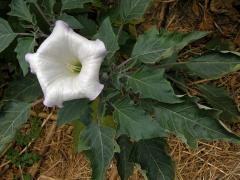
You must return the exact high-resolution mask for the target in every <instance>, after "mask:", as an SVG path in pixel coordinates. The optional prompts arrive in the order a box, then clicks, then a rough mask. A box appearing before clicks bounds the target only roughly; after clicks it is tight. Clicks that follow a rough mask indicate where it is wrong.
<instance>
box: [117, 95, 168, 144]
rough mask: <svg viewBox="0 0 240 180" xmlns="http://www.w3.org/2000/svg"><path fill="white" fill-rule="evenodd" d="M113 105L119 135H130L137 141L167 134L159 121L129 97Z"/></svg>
mask: <svg viewBox="0 0 240 180" xmlns="http://www.w3.org/2000/svg"><path fill="white" fill-rule="evenodd" d="M113 107H114V113H113V115H114V120H115V121H116V122H117V123H118V127H117V133H118V135H128V136H129V137H131V138H132V139H134V140H136V141H138V140H140V139H147V138H152V137H159V136H164V135H165V133H164V131H163V130H162V129H161V128H160V127H159V126H158V124H157V122H156V121H154V120H153V119H152V118H151V117H150V116H149V115H147V114H146V112H145V111H144V110H143V109H142V108H140V107H138V106H135V105H134V104H133V103H132V102H131V101H130V99H129V98H125V99H123V100H121V99H120V100H118V101H117V102H116V103H114V104H113Z"/></svg>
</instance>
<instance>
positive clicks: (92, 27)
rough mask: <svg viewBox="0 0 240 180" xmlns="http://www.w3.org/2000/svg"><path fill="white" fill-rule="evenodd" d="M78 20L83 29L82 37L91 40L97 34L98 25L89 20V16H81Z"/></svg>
mask: <svg viewBox="0 0 240 180" xmlns="http://www.w3.org/2000/svg"><path fill="white" fill-rule="evenodd" d="M78 20H79V21H80V22H81V24H82V26H83V28H82V29H81V35H83V36H87V37H89V38H91V37H92V36H93V35H94V34H96V33H97V24H96V22H95V21H93V20H92V19H89V18H88V17H87V16H84V15H80V16H78Z"/></svg>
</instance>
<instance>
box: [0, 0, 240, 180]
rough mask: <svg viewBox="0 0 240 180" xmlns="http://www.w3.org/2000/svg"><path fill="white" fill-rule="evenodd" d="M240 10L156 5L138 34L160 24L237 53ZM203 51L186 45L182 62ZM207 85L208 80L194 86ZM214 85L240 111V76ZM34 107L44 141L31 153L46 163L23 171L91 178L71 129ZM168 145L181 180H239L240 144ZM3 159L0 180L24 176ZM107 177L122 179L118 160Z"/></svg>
mask: <svg viewBox="0 0 240 180" xmlns="http://www.w3.org/2000/svg"><path fill="white" fill-rule="evenodd" d="M239 6H240V3H239V1H238V0H184V1H183V0H182V1H180V0H178V1H177V0H155V1H154V3H153V5H152V7H151V9H150V10H149V12H148V13H147V14H146V19H148V21H146V22H144V23H143V24H141V26H139V28H138V29H139V30H140V31H144V30H146V29H147V28H149V26H151V25H154V24H158V28H159V29H161V28H166V29H168V30H171V31H173V30H174V31H192V30H204V31H211V32H212V36H216V37H219V38H220V39H224V40H229V41H230V42H231V45H232V50H235V51H239V50H240V33H239V32H240V31H239V29H240V28H239V27H240V13H239ZM201 50H202V49H201V45H199V44H197V45H195V46H194V45H193V46H188V47H187V49H186V50H185V51H184V52H183V53H181V55H180V57H181V58H182V59H184V58H186V57H189V56H192V55H194V54H200V53H201ZM205 82H207V80H206V81H205V80H203V81H199V82H196V83H205ZM190 83H192V82H190ZM216 84H217V85H218V86H224V87H226V88H227V89H228V91H229V92H230V93H231V94H232V95H233V96H234V98H235V101H236V104H237V106H238V107H240V72H236V73H233V74H231V75H228V76H225V77H223V78H221V79H220V80H219V81H217V82H216ZM191 93H193V92H191ZM35 105H36V106H35V107H33V112H32V116H36V115H37V116H39V117H41V119H42V126H43V130H42V133H41V137H40V138H38V139H37V140H35V141H34V142H32V143H31V144H29V146H28V149H31V150H32V151H34V152H37V153H39V154H41V155H42V157H43V159H42V161H41V163H38V164H35V165H34V166H33V167H31V168H29V169H25V170H24V171H26V172H29V173H31V174H34V175H35V177H36V179H38V180H63V179H66V180H73V179H79V180H85V179H91V168H90V162H89V161H88V160H87V158H86V157H85V156H84V155H83V154H82V153H80V154H76V153H75V152H74V150H73V145H72V144H73V138H72V130H73V127H72V126H70V125H64V126H62V127H56V124H55V119H56V115H54V114H55V110H51V109H46V108H44V107H43V106H42V105H41V101H39V102H37V103H36V104H35ZM232 129H233V130H235V132H237V133H239V132H240V131H239V129H240V125H239V124H235V125H234V126H233V127H232ZM168 142H169V153H170V154H171V155H172V157H173V159H174V160H175V161H176V167H177V171H176V174H177V179H180V180H195V179H196V180H200V179H202V180H203V179H209V180H217V179H221V180H235V179H236V180H239V179H240V145H235V144H231V143H226V142H211V143H209V142H203V141H201V142H199V148H198V149H197V150H191V149H188V147H186V146H185V145H184V144H183V143H182V142H181V141H179V140H178V139H177V138H176V137H173V136H172V137H170V138H169V139H168ZM23 151H24V150H23ZM0 160H1V163H0V179H7V180H11V179H13V175H14V174H15V175H16V174H18V175H21V173H22V172H21V170H19V169H18V168H16V167H10V166H9V163H8V161H7V160H6V158H5V157H4V156H3V157H1V156H0ZM107 177H108V179H109V180H117V179H120V178H119V177H118V175H117V170H116V166H115V163H114V161H113V162H112V164H111V165H110V167H109V169H108V172H107ZM130 179H131V180H139V179H143V177H142V176H141V174H140V173H139V171H138V170H137V168H136V169H135V170H134V174H133V175H132V176H131V178H130Z"/></svg>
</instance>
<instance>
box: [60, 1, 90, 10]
mask: <svg viewBox="0 0 240 180" xmlns="http://www.w3.org/2000/svg"><path fill="white" fill-rule="evenodd" d="M93 1H94V0H62V11H63V10H66V9H77V8H83V7H84V6H83V5H84V4H86V3H91V2H93Z"/></svg>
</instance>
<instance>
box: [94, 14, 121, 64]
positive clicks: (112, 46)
mask: <svg viewBox="0 0 240 180" xmlns="http://www.w3.org/2000/svg"><path fill="white" fill-rule="evenodd" d="M95 38H99V39H100V40H102V41H103V42H104V44H105V46H106V48H107V51H108V54H107V59H108V61H109V60H110V59H111V58H112V57H113V56H114V54H115V52H116V51H117V50H118V49H119V46H118V40H117V37H116V35H115V33H114V32H113V29H112V25H111V22H110V19H109V18H106V19H105V20H104V21H103V22H102V24H101V26H100V28H99V30H98V33H97V34H96V35H95ZM108 64H109V62H108Z"/></svg>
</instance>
